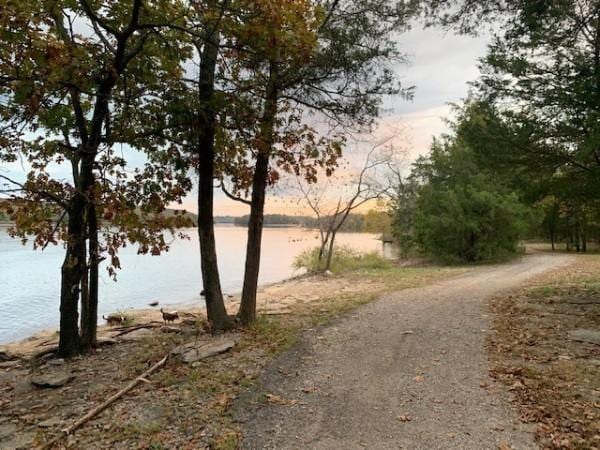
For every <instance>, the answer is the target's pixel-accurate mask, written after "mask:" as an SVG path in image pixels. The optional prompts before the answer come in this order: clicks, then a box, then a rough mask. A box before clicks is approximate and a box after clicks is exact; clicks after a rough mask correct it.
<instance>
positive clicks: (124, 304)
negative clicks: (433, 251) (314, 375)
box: [0, 225, 383, 343]
mask: <svg viewBox="0 0 600 450" xmlns="http://www.w3.org/2000/svg"><path fill="white" fill-rule="evenodd" d="M215 232H216V239H217V252H218V259H219V267H220V270H221V284H222V287H223V292H224V293H226V294H233V293H237V292H239V291H241V289H242V281H243V275H244V259H245V252H246V228H242V227H235V226H228V225H222V226H217V227H216V230H215ZM187 234H188V235H189V237H190V239H189V240H179V239H178V240H175V241H174V242H173V244H172V246H171V250H170V251H169V252H168V253H165V254H163V255H161V256H150V255H138V254H136V250H135V248H134V247H127V248H125V249H122V250H121V253H120V257H121V266H122V267H123V269H122V270H120V271H118V275H117V282H114V281H112V279H111V278H110V277H109V276H108V274H107V272H106V270H105V269H104V268H103V269H102V270H101V272H100V304H99V312H100V314H108V313H111V312H114V311H118V310H121V311H122V310H126V309H128V308H143V307H147V306H148V304H149V303H150V302H152V301H159V302H160V304H161V305H195V306H199V305H203V303H204V302H203V299H202V297H201V296H200V291H201V289H202V282H201V275H200V256H199V248H198V236H197V234H196V230H195V229H190V230H188V231H187ZM337 242H338V244H340V245H342V244H343V245H348V246H350V247H353V248H355V249H357V250H362V251H371V250H381V249H382V248H383V244H382V243H381V241H379V240H377V236H376V235H373V234H366V233H339V234H338V237H337ZM318 243H319V240H318V231H316V230H306V229H299V228H265V230H264V235H263V249H262V257H261V268H260V278H259V283H260V284H268V283H273V282H277V281H281V280H283V279H286V278H289V277H291V276H293V275H294V274H295V273H296V272H295V269H294V268H293V267H292V263H293V261H294V258H295V257H296V255H298V254H299V253H300V252H302V251H303V250H305V249H307V248H312V247H315V246H317V245H318ZM63 258H64V250H63V248H62V247H61V246H49V247H48V248H46V250H44V251H43V252H42V251H35V250H33V249H32V248H31V245H29V244H27V245H26V246H23V245H22V244H21V242H20V241H19V240H18V239H16V240H15V239H11V238H10V236H9V235H8V234H7V232H6V228H2V227H0V343H6V342H10V341H13V340H16V339H21V338H24V337H27V336H29V335H31V334H33V333H35V332H37V331H40V330H43V329H47V328H56V327H58V322H59V312H58V307H59V295H60V266H61V264H62V261H63Z"/></svg>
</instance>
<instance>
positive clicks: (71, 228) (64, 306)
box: [58, 193, 85, 358]
mask: <svg viewBox="0 0 600 450" xmlns="http://www.w3.org/2000/svg"><path fill="white" fill-rule="evenodd" d="M84 212H85V199H84V197H83V195H82V194H81V193H76V194H75V196H74V197H73V200H72V202H71V205H70V208H69V222H68V238H67V250H66V254H65V259H64V262H63V265H62V269H61V289H60V331H59V342H58V355H59V356H60V357H61V358H70V357H72V356H76V355H78V354H79V352H80V349H81V343H80V338H79V327H78V318H79V312H78V306H79V290H80V285H81V280H82V277H83V274H84V267H85V214H84ZM82 259H83V261H82Z"/></svg>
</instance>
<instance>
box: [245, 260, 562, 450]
mask: <svg viewBox="0 0 600 450" xmlns="http://www.w3.org/2000/svg"><path fill="white" fill-rule="evenodd" d="M571 261H573V259H572V258H571V257H569V256H566V255H551V254H535V255H530V256H526V257H524V258H522V259H521V260H519V261H517V262H513V263H510V264H503V265H494V266H482V267H477V268H475V269H473V270H471V271H469V272H467V273H465V274H462V275H460V276H457V277H454V278H452V279H449V280H445V281H441V282H438V283H435V284H432V285H429V286H425V287H420V288H415V289H406V290H402V291H399V292H396V293H393V294H390V295H387V296H385V297H383V298H381V299H379V300H378V301H376V302H373V303H371V304H369V305H366V306H365V307H362V308H360V309H358V310H357V311H355V312H354V313H352V314H350V315H348V316H346V317H345V318H343V319H341V320H339V321H336V322H335V323H334V324H332V325H330V326H328V327H324V328H318V329H315V330H310V331H308V332H306V333H305V334H304V335H303V337H302V339H301V342H300V343H299V344H298V345H297V346H295V347H294V348H293V349H291V350H290V351H288V352H286V353H285V354H283V355H282V356H281V357H280V358H278V359H277V360H276V361H275V362H274V364H273V365H272V366H271V367H270V368H269V369H268V370H267V371H266V372H265V374H264V375H263V377H262V378H261V380H260V382H259V383H258V387H257V388H255V389H254V390H252V391H251V392H249V393H248V394H246V395H245V396H244V397H242V398H241V399H239V401H238V403H237V405H236V414H235V415H236V418H237V420H239V421H240V422H241V423H242V431H243V435H244V439H243V442H242V448H245V449H327V450H333V449H344V450H350V449H361V448H368V449H401V448H405V449H451V448H454V449H477V450H482V449H498V448H499V447H500V448H502V447H504V448H511V447H510V446H512V448H515V449H519V450H520V449H531V448H537V446H536V445H535V444H534V441H533V434H532V430H531V429H529V428H528V427H527V426H525V425H524V424H522V423H521V422H520V421H519V419H518V414H517V413H516V411H515V410H513V409H512V407H511V406H510V399H509V395H508V393H506V392H505V391H504V390H503V388H502V387H501V386H500V385H499V384H496V383H494V381H493V380H492V379H491V378H490V376H489V374H488V364H487V358H486V352H485V348H484V344H485V338H486V334H487V333H490V332H491V331H490V328H491V325H490V322H491V313H490V312H488V310H487V308H486V304H487V301H488V300H489V299H490V298H491V297H493V296H495V295H497V294H499V293H502V292H506V291H507V290H510V289H514V288H516V287H518V286H520V285H521V284H523V283H524V282H525V281H527V280H528V279H529V278H531V277H532V276H534V275H537V274H539V273H542V272H544V271H546V270H549V269H553V268H556V267H560V266H561V265H566V264H568V263H570V262H571ZM266 394H272V395H275V396H277V397H275V398H278V399H279V398H280V399H282V400H280V401H278V402H277V403H278V404H272V403H269V402H268V401H266V400H265V399H266V398H267V397H266ZM501 446H502V447H501Z"/></svg>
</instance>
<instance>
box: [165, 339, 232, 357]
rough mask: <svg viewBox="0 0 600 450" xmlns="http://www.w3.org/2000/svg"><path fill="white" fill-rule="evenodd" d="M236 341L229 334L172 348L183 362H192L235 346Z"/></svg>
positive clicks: (172, 352) (172, 351)
mask: <svg viewBox="0 0 600 450" xmlns="http://www.w3.org/2000/svg"><path fill="white" fill-rule="evenodd" d="M234 345H235V341H234V340H233V339H231V338H229V337H227V336H221V337H218V338H215V339H211V340H209V341H198V342H190V343H188V344H184V345H180V346H179V347H176V348H174V349H173V350H171V354H172V355H174V356H177V357H178V358H179V359H181V360H182V361H183V362H185V363H187V364H191V363H194V362H197V361H200V360H202V359H205V358H209V357H211V356H213V355H218V354H219V353H224V352H226V351H227V350H229V349H231V348H233V346H234Z"/></svg>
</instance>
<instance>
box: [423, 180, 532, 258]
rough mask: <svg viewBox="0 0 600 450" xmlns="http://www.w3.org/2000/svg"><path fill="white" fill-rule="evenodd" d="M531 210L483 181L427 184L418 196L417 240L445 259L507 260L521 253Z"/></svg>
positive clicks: (429, 252) (432, 252)
mask: <svg viewBox="0 0 600 450" xmlns="http://www.w3.org/2000/svg"><path fill="white" fill-rule="evenodd" d="M527 215H528V210H527V209H526V208H525V207H524V206H523V205H522V204H521V203H520V202H519V200H518V198H517V196H516V195H514V194H507V193H502V192H499V191H495V190H492V189H486V186H485V185H482V184H479V185H478V184H467V185H457V186H453V187H450V188H444V187H443V188H438V187H437V186H432V185H427V186H424V187H423V188H422V189H421V192H420V196H419V199H418V201H417V209H416V214H415V218H414V221H415V235H416V241H417V243H418V245H419V248H420V249H421V250H422V251H423V252H424V253H425V254H427V255H428V256H431V257H434V258H436V259H439V260H442V261H444V262H477V261H494V260H501V259H505V258H507V257H509V256H511V255H513V254H515V253H517V252H518V250H519V247H518V243H519V240H520V238H521V236H523V233H524V231H525V230H526V228H527V219H528V217H527Z"/></svg>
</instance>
